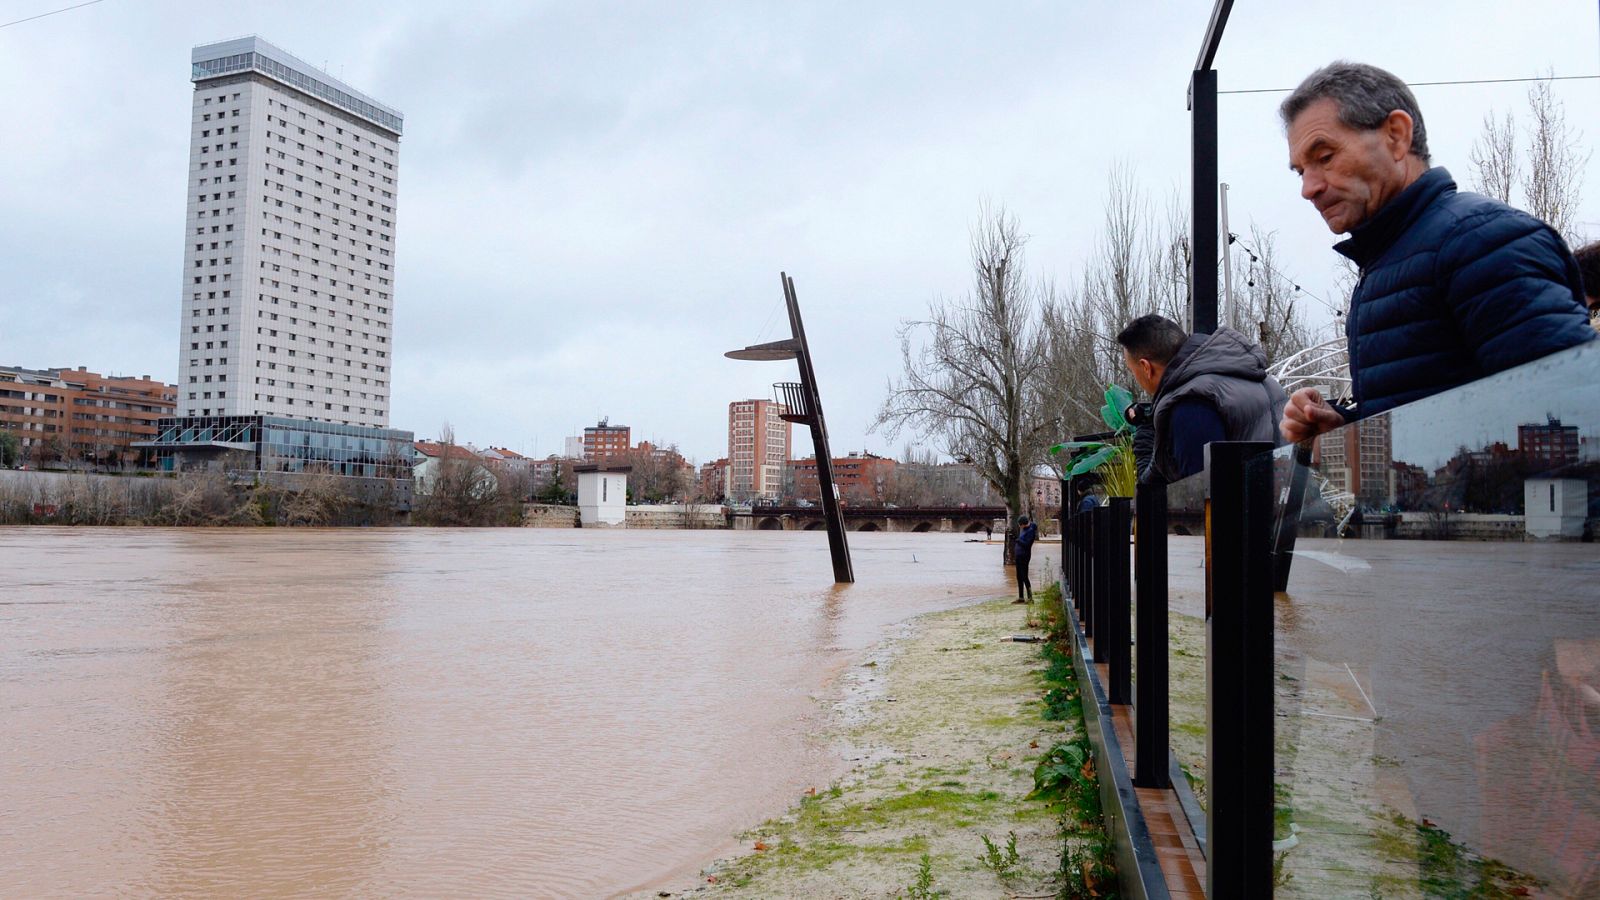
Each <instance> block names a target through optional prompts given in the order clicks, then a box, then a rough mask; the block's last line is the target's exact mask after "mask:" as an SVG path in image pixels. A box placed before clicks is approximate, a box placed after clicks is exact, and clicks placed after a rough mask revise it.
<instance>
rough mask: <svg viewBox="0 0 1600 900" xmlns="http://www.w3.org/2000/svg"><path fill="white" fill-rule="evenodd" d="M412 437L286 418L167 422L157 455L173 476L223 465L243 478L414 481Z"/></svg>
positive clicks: (158, 439)
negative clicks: (264, 475) (339, 477)
mask: <svg viewBox="0 0 1600 900" xmlns="http://www.w3.org/2000/svg"><path fill="white" fill-rule="evenodd" d="M412 438H413V436H412V433H411V432H409V431H400V430H398V429H394V428H369V427H365V426H360V425H341V424H337V423H333V422H311V421H306V420H303V419H288V418H283V417H280V416H186V417H183V418H172V419H162V420H161V422H160V426H159V428H158V434H157V435H156V439H155V440H153V441H150V442H148V443H146V444H143V445H142V446H147V447H149V448H151V449H153V450H154V451H155V452H156V458H157V460H158V465H159V466H160V468H162V469H164V470H166V471H169V472H172V471H181V470H184V469H194V468H209V467H215V466H217V465H221V466H222V467H224V468H226V469H228V470H229V471H232V472H237V473H244V472H250V473H300V474H312V475H343V476H347V477H353V478H382V479H391V480H404V481H406V482H409V481H410V480H411V471H412V470H411V463H412V455H413V451H412Z"/></svg>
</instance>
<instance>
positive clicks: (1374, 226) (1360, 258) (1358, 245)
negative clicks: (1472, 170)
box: [1333, 166, 1456, 269]
mask: <svg viewBox="0 0 1600 900" xmlns="http://www.w3.org/2000/svg"><path fill="white" fill-rule="evenodd" d="M1455 190H1456V182H1455V179H1453V178H1451V177H1450V172H1449V170H1448V169H1446V168H1445V167H1443V166H1435V167H1433V168H1431V169H1429V170H1428V171H1426V172H1423V173H1422V176H1421V177H1419V178H1418V179H1417V180H1416V181H1413V182H1411V184H1410V185H1408V186H1407V187H1406V189H1405V190H1403V191H1401V192H1400V194H1399V195H1398V196H1396V197H1395V198H1394V199H1393V200H1390V201H1389V202H1388V204H1387V205H1385V206H1384V207H1383V208H1382V209H1380V210H1378V211H1377V212H1376V213H1374V214H1373V215H1372V218H1370V219H1368V220H1366V221H1365V222H1362V223H1361V224H1360V225H1357V226H1356V227H1355V230H1354V231H1352V232H1350V237H1349V238H1347V239H1345V240H1343V241H1340V242H1339V243H1337V244H1334V245H1333V249H1335V250H1337V251H1339V252H1340V253H1342V254H1344V255H1345V256H1347V257H1349V259H1350V261H1351V262H1354V263H1355V264H1356V265H1357V266H1360V267H1361V268H1363V269H1365V268H1367V267H1368V266H1370V265H1372V264H1373V263H1374V262H1377V261H1378V258H1379V257H1381V256H1383V254H1384V252H1385V251H1387V250H1388V249H1389V248H1390V247H1392V246H1394V242H1395V241H1396V240H1399V238H1400V235H1402V234H1405V232H1406V229H1408V228H1410V227H1411V225H1412V223H1413V222H1415V221H1416V220H1417V219H1418V218H1419V217H1421V215H1422V213H1423V211H1424V210H1426V209H1427V208H1428V207H1429V206H1431V205H1433V202H1434V201H1435V200H1437V199H1439V197H1440V196H1441V195H1443V194H1446V193H1452V194H1453V193H1455Z"/></svg>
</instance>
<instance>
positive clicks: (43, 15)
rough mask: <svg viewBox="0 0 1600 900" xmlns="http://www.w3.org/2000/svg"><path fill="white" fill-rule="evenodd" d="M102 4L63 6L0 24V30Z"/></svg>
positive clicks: (93, 1) (90, 0)
mask: <svg viewBox="0 0 1600 900" xmlns="http://www.w3.org/2000/svg"><path fill="white" fill-rule="evenodd" d="M104 2H105V0H85V2H83V3H76V4H73V5H72V6H63V7H61V8H60V9H52V10H50V11H49V12H42V13H39V14H38V15H36V16H28V17H27V18H24V19H15V20H13V21H10V22H0V28H10V27H11V26H13V25H21V24H22V23H23V22H32V21H33V20H35V19H46V18H49V17H50V16H56V15H60V14H61V13H64V12H72V11H73V10H75V9H82V8H84V7H85V6H93V5H95V4H96V3H104Z"/></svg>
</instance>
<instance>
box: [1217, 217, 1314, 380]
mask: <svg viewBox="0 0 1600 900" xmlns="http://www.w3.org/2000/svg"><path fill="white" fill-rule="evenodd" d="M1250 244H1251V246H1250V247H1248V248H1244V247H1241V248H1240V249H1241V250H1243V251H1244V253H1245V255H1246V256H1247V257H1248V259H1249V262H1248V264H1247V265H1245V266H1244V267H1243V269H1244V272H1243V274H1244V284H1243V285H1242V286H1237V287H1236V289H1235V297H1234V302H1232V303H1230V304H1229V305H1228V326H1229V327H1230V328H1233V329H1234V330H1235V331H1238V332H1240V333H1242V334H1244V335H1245V336H1246V337H1251V338H1254V339H1255V340H1257V341H1258V342H1260V344H1261V348H1262V349H1263V350H1265V351H1266V354H1267V364H1268V365H1271V364H1272V363H1275V362H1277V361H1278V360H1280V359H1283V358H1284V357H1287V356H1292V355H1293V354H1295V353H1298V352H1300V351H1301V350H1304V349H1305V348H1306V347H1309V346H1310V345H1311V329H1310V327H1309V326H1307V325H1306V321H1305V311H1304V309H1303V308H1302V307H1301V305H1300V303H1299V300H1300V299H1301V297H1300V293H1301V292H1300V289H1299V287H1298V286H1297V285H1295V284H1293V283H1292V282H1290V281H1289V280H1288V279H1286V278H1284V277H1283V275H1282V274H1280V273H1279V271H1278V260H1277V256H1278V250H1277V233H1276V232H1272V231H1266V230H1264V229H1262V228H1261V226H1259V225H1255V224H1252V225H1251V226H1250ZM1229 249H1230V252H1231V251H1232V247H1230V248H1229ZM1239 288H1242V290H1241V289H1239Z"/></svg>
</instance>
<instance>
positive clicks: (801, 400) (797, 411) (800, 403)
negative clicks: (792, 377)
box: [772, 381, 811, 423]
mask: <svg viewBox="0 0 1600 900" xmlns="http://www.w3.org/2000/svg"><path fill="white" fill-rule="evenodd" d="M772 398H773V399H774V400H776V401H777V402H778V404H779V405H780V406H782V407H783V408H784V412H783V418H784V420H785V421H788V422H800V423H807V422H810V421H811V405H810V403H808V402H807V400H806V391H805V388H804V386H802V385H801V384H800V383H799V382H795V381H780V382H778V383H777V384H774V385H773V386H772Z"/></svg>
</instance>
